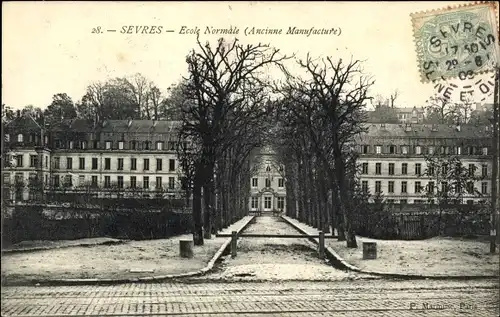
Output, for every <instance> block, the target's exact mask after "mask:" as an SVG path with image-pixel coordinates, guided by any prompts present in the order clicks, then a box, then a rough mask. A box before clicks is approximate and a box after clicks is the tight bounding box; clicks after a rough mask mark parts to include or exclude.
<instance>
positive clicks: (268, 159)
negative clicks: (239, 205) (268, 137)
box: [248, 147, 286, 212]
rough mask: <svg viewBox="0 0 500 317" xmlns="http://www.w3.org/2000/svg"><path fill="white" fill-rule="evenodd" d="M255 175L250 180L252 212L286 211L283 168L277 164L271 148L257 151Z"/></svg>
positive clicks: (253, 164) (254, 164)
mask: <svg viewBox="0 0 500 317" xmlns="http://www.w3.org/2000/svg"><path fill="white" fill-rule="evenodd" d="M251 164H252V170H253V171H254V175H253V176H252V178H251V179H250V201H249V206H248V207H249V210H250V211H254V212H255V211H280V212H284V211H286V199H285V197H286V190H285V178H284V177H283V176H284V169H283V166H281V165H280V164H278V163H277V162H276V154H275V153H274V152H273V150H272V149H271V148H270V147H263V148H260V149H258V150H257V151H256V153H255V155H254V157H253V159H252V163H251Z"/></svg>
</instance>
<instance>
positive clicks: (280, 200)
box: [250, 196, 285, 210]
mask: <svg viewBox="0 0 500 317" xmlns="http://www.w3.org/2000/svg"><path fill="white" fill-rule="evenodd" d="M276 205H277V206H276V209H278V210H283V209H285V197H277V201H276ZM250 208H252V209H260V206H259V198H258V197H252V198H251V204H250ZM264 208H265V209H272V208H273V203H272V197H269V196H264Z"/></svg>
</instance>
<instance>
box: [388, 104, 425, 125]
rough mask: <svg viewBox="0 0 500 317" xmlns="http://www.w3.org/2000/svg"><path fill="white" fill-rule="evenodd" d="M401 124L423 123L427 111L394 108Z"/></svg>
mask: <svg viewBox="0 0 500 317" xmlns="http://www.w3.org/2000/svg"><path fill="white" fill-rule="evenodd" d="M394 110H395V111H396V113H397V116H398V119H399V122H401V123H422V122H423V120H424V115H425V110H424V109H423V108H417V107H413V108H394Z"/></svg>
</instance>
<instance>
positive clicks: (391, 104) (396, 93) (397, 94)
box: [389, 89, 399, 108]
mask: <svg viewBox="0 0 500 317" xmlns="http://www.w3.org/2000/svg"><path fill="white" fill-rule="evenodd" d="M398 96H399V92H398V90H397V89H396V90H394V92H393V93H392V94H391V95H390V96H389V100H390V106H391V108H394V102H395V101H396V99H398Z"/></svg>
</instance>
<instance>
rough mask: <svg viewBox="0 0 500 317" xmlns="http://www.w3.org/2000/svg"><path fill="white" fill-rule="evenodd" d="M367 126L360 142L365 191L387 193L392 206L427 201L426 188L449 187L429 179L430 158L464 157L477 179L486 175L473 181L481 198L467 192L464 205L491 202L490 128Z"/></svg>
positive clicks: (372, 124)
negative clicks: (474, 169)
mask: <svg viewBox="0 0 500 317" xmlns="http://www.w3.org/2000/svg"><path fill="white" fill-rule="evenodd" d="M367 128H368V131H367V132H366V133H364V134H362V135H360V136H359V138H358V139H357V140H356V146H357V149H358V151H359V154H360V155H359V159H358V164H359V166H360V174H359V178H360V181H361V187H362V189H363V190H364V191H366V192H369V193H370V194H372V195H375V194H376V193H383V196H384V198H385V199H386V200H387V201H388V202H391V203H402V204H405V203H409V204H412V203H426V202H427V197H426V195H425V191H424V190H422V188H432V189H431V190H433V191H434V190H437V186H447V185H448V184H437V183H433V182H435V180H434V179H433V178H431V177H428V176H426V175H425V171H426V169H427V166H426V161H425V155H431V154H435V153H441V154H444V155H456V156H458V157H459V158H460V161H461V162H462V164H463V166H465V167H468V168H471V166H472V165H473V166H475V167H476V173H478V174H476V176H480V177H481V180H479V181H475V182H474V183H473V186H474V188H475V189H476V190H477V191H478V192H479V193H480V195H477V193H475V192H471V193H466V194H465V195H464V196H463V201H464V202H466V203H469V204H470V203H477V202H479V201H483V200H487V199H489V197H490V195H491V154H492V152H491V137H490V136H489V134H490V132H489V131H488V127H487V126H485V127H478V126H473V125H472V126H471V125H465V126H449V125H431V124H384V123H376V124H375V123H369V124H367ZM429 183H431V184H429ZM443 183H444V182H443ZM450 185H451V184H450Z"/></svg>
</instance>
